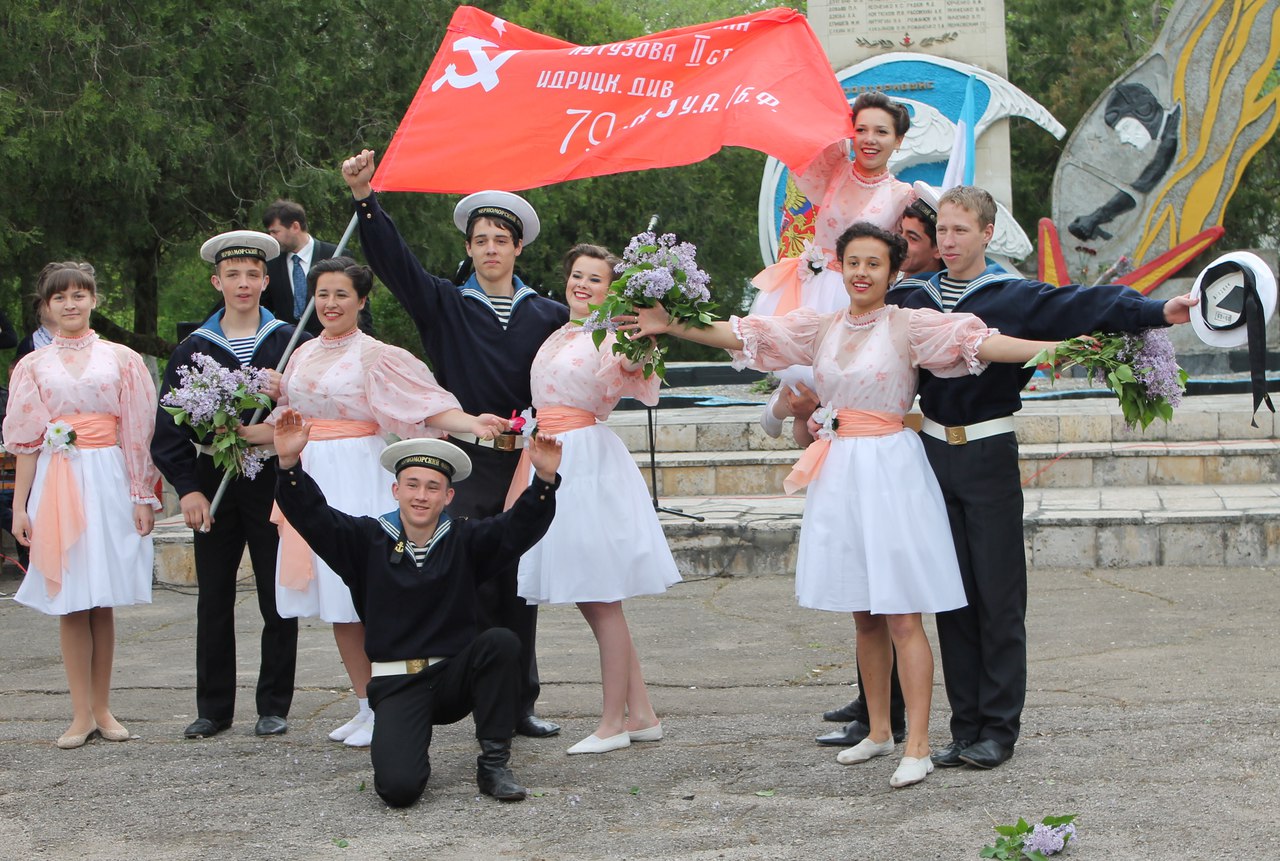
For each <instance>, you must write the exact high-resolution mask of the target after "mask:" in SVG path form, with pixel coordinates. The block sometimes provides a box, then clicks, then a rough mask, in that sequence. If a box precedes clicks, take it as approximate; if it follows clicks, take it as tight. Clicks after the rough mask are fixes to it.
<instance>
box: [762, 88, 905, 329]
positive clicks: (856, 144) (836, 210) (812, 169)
mask: <svg viewBox="0 0 1280 861" xmlns="http://www.w3.org/2000/svg"><path fill="white" fill-rule="evenodd" d="M851 113H852V115H853V137H852V138H850V139H849V140H848V141H838V142H836V143H833V144H831V145H830V146H828V147H827V148H826V149H825V150H823V151H822V153H821V154H820V155H819V156H818V157H817V158H816V159H814V160H813V162H812V163H811V164H810V165H809V166H808V167H807V168H806V169H805V172H804V173H803V174H796V175H795V176H794V179H795V183H796V187H797V188H799V189H800V191H801V192H803V193H804V196H805V197H807V198H809V200H810V201H812V202H813V204H814V206H816V207H817V216H816V217H815V219H814V233H813V239H812V240H810V247H809V248H808V249H807V252H806V254H803V255H801V256H800V257H788V258H784V259H782V260H780V261H778V262H777V263H775V264H773V265H772V266H769V267H768V268H767V269H765V270H764V271H763V272H761V273H760V274H759V275H757V276H756V277H755V278H753V279H752V282H753V283H754V284H755V286H756V288H757V289H758V290H760V293H759V294H757V296H756V299H755V301H754V302H753V303H752V306H751V313H752V314H761V315H764V314H772V315H781V314H787V313H789V312H791V311H794V310H795V309H796V308H812V309H814V310H815V311H818V312H819V313H824V314H825V313H827V312H829V311H840V310H843V309H844V308H845V307H846V306H847V305H848V304H849V297H848V295H847V294H846V293H845V289H844V281H843V279H841V277H840V263H839V259H838V258H837V256H836V238H837V237H838V236H839V235H840V234H841V233H844V231H845V230H846V229H847V228H848V227H849V225H851V224H853V223H854V222H856V221H864V222H867V223H869V224H874V225H875V226H876V227H880V228H882V229H884V230H887V231H889V232H890V233H897V232H898V227H899V225H900V224H901V222H902V213H903V211H904V210H905V209H906V208H907V206H908V205H909V204H910V203H911V201H913V200H915V192H914V191H913V190H912V188H911V186H910V184H908V183H905V182H900V181H898V180H897V179H896V178H894V176H893V174H891V173H889V158H890V156H892V155H893V154H894V153H895V152H896V151H897V150H898V147H900V146H902V139H903V138H904V137H905V136H906V134H907V130H908V129H909V128H910V127H911V117H910V115H909V114H908V113H907V109H906V108H904V107H903V106H902V105H900V104H898V103H897V102H894V101H891V100H890V99H889V98H888V97H887V96H885V95H884V93H863V94H862V95H860V96H858V98H857V99H856V100H854V103H853V108H852V109H851ZM850 150H852V155H853V161H850V160H849V152H850ZM815 268H816V269H817V271H816V272H815V271H814V269H815Z"/></svg>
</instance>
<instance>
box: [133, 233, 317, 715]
mask: <svg viewBox="0 0 1280 861" xmlns="http://www.w3.org/2000/svg"><path fill="white" fill-rule="evenodd" d="M279 253H280V246H279V244H278V243H277V242H276V241H275V240H274V239H272V238H271V237H270V236H268V235H267V234H265V233H258V232H257V231H253V230H233V231H231V232H229V233H223V234H220V235H218V236H215V237H213V238H212V239H210V240H209V241H208V242H206V243H205V244H204V246H203V247H202V248H201V249H200V256H201V257H203V258H204V259H205V260H207V261H209V262H210V263H212V264H213V277H212V279H211V280H212V282H213V286H214V288H215V289H216V290H217V291H218V292H219V293H221V294H222V299H223V307H222V309H221V310H219V311H218V312H217V313H215V314H214V315H213V316H212V317H210V318H209V319H208V320H206V321H205V322H204V324H203V325H201V326H200V328H199V329H197V330H196V331H195V332H193V333H192V334H191V335H189V336H188V337H187V338H186V339H185V340H183V342H182V343H181V344H179V345H178V348H177V349H176V350H174V352H173V356H172V357H171V358H170V359H169V364H168V367H167V368H166V369H165V374H164V381H163V384H162V386H161V389H160V398H161V402H163V399H164V396H165V394H166V393H167V392H168V391H169V389H171V388H173V387H174V386H176V385H178V383H179V379H178V370H179V369H180V368H182V367H184V366H186V365H190V364H191V358H192V356H193V355H194V354H196V353H203V354H205V355H207V356H211V357H213V358H214V359H215V360H216V361H217V362H218V363H219V364H221V365H223V366H225V367H227V368H231V369H238V368H240V367H243V366H245V365H252V366H253V367H255V368H264V369H268V374H269V376H270V378H271V382H270V386H269V390H268V391H267V395H268V396H269V397H271V398H273V399H274V398H278V397H279V396H280V374H278V373H277V372H276V371H275V370H274V369H275V367H276V366H277V365H278V364H279V363H280V358H281V356H283V355H284V351H285V349H286V348H287V347H288V344H289V339H290V338H291V337H292V336H293V326H290V325H289V324H287V323H284V322H282V321H280V320H277V319H275V318H274V317H272V316H271V314H270V313H268V312H267V311H265V310H263V309H262V308H261V307H260V305H259V301H260V299H261V296H262V291H263V290H264V289H265V288H266V286H267V275H266V272H267V261H268V260H270V259H271V258H273V257H275V256H276V255H277V254H279ZM304 337H305V336H304ZM250 415H251V414H249V413H246V414H245V415H243V416H242V417H241V420H242V421H245V422H247V421H248V420H249V418H250ZM243 435H244V436H245V437H246V438H248V440H249V441H250V442H251V443H253V444H255V445H269V444H270V442H271V428H270V427H269V426H267V425H257V426H253V427H245V428H244V429H243ZM207 442H208V440H198V439H196V437H195V434H194V433H193V432H192V430H191V429H190V428H189V427H185V426H179V425H177V424H175V423H174V420H173V416H171V415H169V414H168V413H167V412H165V411H164V409H163V408H160V409H158V410H157V412H156V432H155V436H154V437H153V438H152V441H151V458H152V460H153V461H155V464H156V466H157V467H158V468H159V470H160V472H161V474H162V475H164V477H165V478H166V479H168V481H169V483H170V484H172V485H173V487H174V489H175V490H176V491H177V492H178V497H179V500H180V504H181V506H182V516H183V520H184V521H185V522H186V525H187V526H189V527H191V528H192V529H194V530H195V561H196V584H197V588H198V590H199V597H198V598H197V601H196V720H195V721H193V722H192V723H191V725H190V726H188V727H187V729H186V731H185V735H186V737H187V738H207V737H208V736H212V735H217V734H218V733H220V732H222V731H223V730H225V729H227V728H229V727H230V726H231V720H232V717H233V716H234V714H235V697H236V635H235V600H236V570H237V568H238V567H239V565H240V559H241V557H242V556H243V555H244V549H245V545H246V544H247V545H248V547H249V558H250V560H251V561H252V563H253V578H254V582H255V585H256V587H257V590H258V610H259V612H260V613H261V614H262V658H261V664H260V666H259V670H258V689H257V707H258V722H257V725H256V726H255V727H254V731H255V732H256V733H257V734H258V735H280V734H282V733H284V732H285V731H286V730H287V729H288V723H287V722H286V718H287V717H288V715H289V706H290V704H291V703H292V702H293V678H294V668H295V665H296V663H297V651H298V620H297V619H282V618H280V614H279V613H277V612H276V599H275V573H276V545H277V543H278V542H279V536H278V533H277V530H276V527H275V526H274V525H273V524H272V523H271V522H270V517H271V505H272V492H271V491H272V487H271V482H270V480H269V479H261V478H260V479H258V480H257V481H254V480H250V479H247V478H243V477H236V478H234V479H233V480H232V481H231V482H230V484H228V485H227V491H226V494H225V495H224V496H223V498H222V501H221V502H220V503H219V508H218V512H217V516H216V517H214V516H211V515H210V511H209V507H210V500H211V499H212V498H213V497H214V494H215V493H216V492H217V489H218V485H219V484H220V483H221V481H222V471H221V470H219V469H218V468H216V467H215V466H214V465H213V458H212V457H211V456H210V454H211V453H210V451H209V450H208V447H207V445H203V443H207ZM269 467H270V464H269V463H268V464H267V468H269Z"/></svg>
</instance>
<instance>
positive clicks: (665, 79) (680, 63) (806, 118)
mask: <svg viewBox="0 0 1280 861" xmlns="http://www.w3.org/2000/svg"><path fill="white" fill-rule="evenodd" d="M851 132H852V127H851V123H850V121H849V106H848V102H846V100H845V97H844V93H843V92H842V91H841V89H840V86H839V84H837V83H836V80H835V76H834V75H832V73H831V68H830V66H828V64H827V58H826V55H825V54H824V53H823V51H822V48H821V46H820V45H819V44H818V40H817V38H816V37H815V36H814V34H813V30H811V29H810V27H809V22H808V21H806V20H805V18H804V16H802V15H801V14H799V13H798V12H795V11H794V10H791V9H772V10H769V11H767V12H757V13H755V14H751V15H743V16H740V17H737V18H730V19H728V20H725V21H717V22H714V23H710V24H701V25H698V26H695V27H684V28H681V29H679V30H669V31H667V32H664V33H658V34H655V35H652V36H645V37H643V38H639V39H629V40H626V41H623V42H614V43H612V44H609V45H598V46H590V47H581V46H577V45H573V44H571V43H569V42H563V41H561V40H559V39H554V38H551V37H549V36H544V35H542V34H540V33H535V32H533V31H531V30H525V29H523V28H520V27H517V26H515V25H514V24H510V23H508V22H506V21H503V20H502V19H501V18H495V17H494V16H493V15H490V14H489V13H487V12H482V11H481V10H479V9H476V8H474V7H471V6H462V7H460V8H459V9H458V10H457V12H455V13H454V16H453V20H452V21H451V22H450V23H449V29H448V32H447V35H446V36H445V39H444V42H443V44H442V45H441V46H440V50H439V52H438V53H437V54H436V57H435V60H433V61H432V63H431V68H430V69H429V70H428V71H427V76H426V78H425V79H423V81H422V86H421V87H419V88H418V93H417V95H416V96H414V99H413V104H411V105H410V106H409V110H408V111H407V112H406V113H405V115H404V119H402V120H401V121H400V127H399V128H398V129H397V130H396V133H395V137H393V138H392V139H391V143H390V145H389V146H388V147H387V150H386V153H385V154H384V155H383V157H382V161H381V164H380V165H379V167H378V171H377V173H376V175H375V176H374V178H373V187H374V188H375V189H377V190H379V191H433V192H453V193H466V192H471V191H476V190H478V189H482V188H500V189H506V190H510V191H516V190H519V189H525V188H534V187H537V186H541V185H549V184H551V183H555V182H561V181H564V180H568V179H581V178H583V177H588V176H602V175H604V174H610V173H622V172H625V171H633V170H646V169H648V168H654V167H673V166H675V165H682V164H690V163H692V162H696V161H700V160H701V159H704V158H706V157H707V156H709V155H711V154H713V153H715V152H716V151H717V150H719V149H720V148H721V147H722V146H725V145H734V146H743V147H748V148H751V149H755V150H760V151H761V152H765V153H768V154H769V155H772V156H774V157H775V158H777V159H778V160H779V161H782V162H783V163H785V164H786V165H787V166H788V167H790V168H791V169H792V170H796V171H799V170H802V169H803V168H804V167H806V166H807V165H808V164H809V162H810V161H812V160H813V158H814V156H816V155H817V154H818V153H819V152H820V151H821V150H822V148H823V147H825V146H827V145H828V144H830V143H832V142H833V141H836V140H840V139H841V138H843V137H848V136H849V134H850V133H851Z"/></svg>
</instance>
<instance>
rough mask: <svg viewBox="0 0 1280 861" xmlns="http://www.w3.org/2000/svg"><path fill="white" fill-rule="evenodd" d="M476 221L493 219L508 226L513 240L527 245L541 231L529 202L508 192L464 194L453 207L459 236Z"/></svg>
mask: <svg viewBox="0 0 1280 861" xmlns="http://www.w3.org/2000/svg"><path fill="white" fill-rule="evenodd" d="M477 218H496V219H497V220H499V221H501V222H503V223H505V224H509V225H511V227H512V229H513V230H514V232H515V236H516V239H517V240H518V241H520V242H523V243H524V244H525V245H528V244H529V243H530V242H532V241H533V240H535V239H537V238H538V232H539V231H540V230H541V229H542V226H541V224H540V223H539V222H538V213H536V212H534V211H533V207H532V206H530V205H529V201H527V200H525V199H524V198H523V197H521V196H520V195H518V194H512V193H511V192H509V191H477V192H476V193H475V194H468V195H467V196H466V197H464V198H462V200H460V201H458V205H457V206H455V207H454V208H453V223H454V224H455V225H457V228H458V229H459V230H461V231H462V232H463V233H466V232H467V228H468V227H469V226H470V225H471V222H472V221H474V220H476V219H477Z"/></svg>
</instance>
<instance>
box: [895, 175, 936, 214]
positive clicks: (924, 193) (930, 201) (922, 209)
mask: <svg viewBox="0 0 1280 861" xmlns="http://www.w3.org/2000/svg"><path fill="white" fill-rule="evenodd" d="M911 187H912V189H914V190H915V193H916V199H915V200H914V201H913V202H912V203H911V204H910V205H908V206H907V211H906V212H905V213H904V214H905V215H914V216H916V217H917V218H924V219H928V221H929V223H930V224H934V225H936V224H937V223H938V198H939V197H941V196H942V192H940V191H939V190H938V189H936V188H934V187H933V186H931V185H929V183H927V182H923V181H921V180H918V179H917V180H916V181H915V182H914V183H912V184H911Z"/></svg>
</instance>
